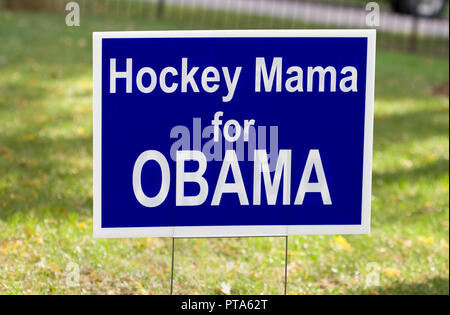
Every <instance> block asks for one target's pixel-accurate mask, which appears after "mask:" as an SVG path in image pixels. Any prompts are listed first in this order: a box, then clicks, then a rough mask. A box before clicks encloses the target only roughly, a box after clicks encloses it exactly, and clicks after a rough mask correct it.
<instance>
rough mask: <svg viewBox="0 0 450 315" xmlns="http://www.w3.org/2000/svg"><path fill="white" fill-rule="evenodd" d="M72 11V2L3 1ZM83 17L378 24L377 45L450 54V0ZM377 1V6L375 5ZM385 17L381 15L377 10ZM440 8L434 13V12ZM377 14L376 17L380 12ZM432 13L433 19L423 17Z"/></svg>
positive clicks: (299, 25) (232, 2)
mask: <svg viewBox="0 0 450 315" xmlns="http://www.w3.org/2000/svg"><path fill="white" fill-rule="evenodd" d="M1 1H3V8H6V9H10V10H25V9H28V10H39V9H43V10H52V11H56V12H60V13H63V14H66V13H67V12H66V11H65V6H66V4H67V3H68V2H70V1H68V0H0V2H1ZM74 2H77V3H78V4H79V6H80V12H81V16H82V18H89V16H100V15H104V16H105V17H107V18H114V17H121V18H123V17H124V16H125V17H127V18H129V19H130V20H132V19H134V18H139V19H142V18H144V19H152V20H153V19H161V20H163V21H166V22H167V23H171V24H173V25H175V26H176V27H177V28H179V29H317V28H376V29H377V30H378V35H377V46H378V48H381V49H391V50H401V51H409V52H414V53H423V54H430V55H434V56H444V57H447V56H448V50H449V42H448V39H449V20H448V16H449V13H448V10H449V9H448V7H449V5H448V0H379V1H372V2H370V3H369V1H364V0H315V1H313V0H77V1H74ZM374 3H375V6H374ZM378 8H379V9H380V10H379V15H378V16H376V14H377V9H378ZM433 10H434V11H433ZM374 14H375V15H374ZM424 15H430V16H431V17H423V16H424Z"/></svg>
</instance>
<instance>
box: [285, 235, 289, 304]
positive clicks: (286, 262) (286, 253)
mask: <svg viewBox="0 0 450 315" xmlns="http://www.w3.org/2000/svg"><path fill="white" fill-rule="evenodd" d="M285 240H286V245H285V250H286V251H285V253H284V295H286V294H287V273H288V272H287V267H288V242H289V237H288V236H287V235H286V236H285Z"/></svg>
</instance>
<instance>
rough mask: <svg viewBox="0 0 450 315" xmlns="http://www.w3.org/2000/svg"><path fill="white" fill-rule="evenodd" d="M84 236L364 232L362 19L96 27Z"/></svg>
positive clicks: (366, 148) (366, 64) (368, 128)
mask: <svg viewBox="0 0 450 315" xmlns="http://www.w3.org/2000/svg"><path fill="white" fill-rule="evenodd" d="M93 53H94V106H93V107H94V236H96V237H147V236H172V237H213V236H214V237H215V236H220V237H222V236H282V235H291V234H347V233H350V234H356V233H369V230H370V201H371V166H372V137H373V106H374V76H375V70H374V66H375V31H374V30H314V31H309V30H308V31H306V30H260V31H168V32H102V33H94V34H93Z"/></svg>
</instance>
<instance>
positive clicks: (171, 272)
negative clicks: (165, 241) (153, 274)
mask: <svg viewBox="0 0 450 315" xmlns="http://www.w3.org/2000/svg"><path fill="white" fill-rule="evenodd" d="M174 258H175V237H172V267H171V271H170V295H172V293H173V264H174Z"/></svg>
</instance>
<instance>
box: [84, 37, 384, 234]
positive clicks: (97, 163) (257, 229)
mask: <svg viewBox="0 0 450 315" xmlns="http://www.w3.org/2000/svg"><path fill="white" fill-rule="evenodd" d="M200 37H202V38H203V37H365V38H367V69H366V107H365V124H364V156H363V191H362V205H361V207H362V217H361V224H360V225H249V226H242V225H239V226H177V227H140V228H103V227H102V226H101V205H102V201H101V167H102V165H101V154H102V153H101V149H102V147H101V141H102V134H101V131H102V120H101V118H102V108H101V105H102V89H101V86H102V77H101V75H102V39H103V38H200ZM375 42H376V30H374V29H361V30H220V31H138V32H94V33H93V163H94V164H93V165H94V169H93V179H94V184H93V204H94V210H93V212H94V222H93V224H94V237H96V238H125V237H155V236H156V237H176V238H179V237H242V236H286V235H307V234H328V235H332V234H368V233H370V212H371V198H372V195H371V191H372V154H373V118H374V98H375V46H376V45H375Z"/></svg>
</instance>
